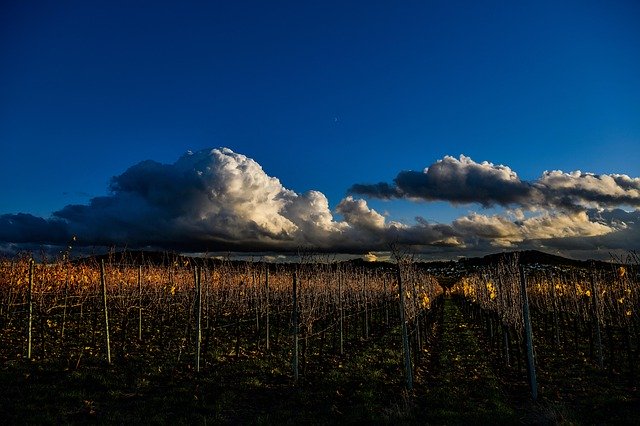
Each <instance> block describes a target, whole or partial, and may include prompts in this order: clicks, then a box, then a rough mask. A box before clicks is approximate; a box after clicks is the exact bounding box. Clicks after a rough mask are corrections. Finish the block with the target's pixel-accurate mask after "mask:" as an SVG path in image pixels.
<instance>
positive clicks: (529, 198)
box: [349, 155, 640, 211]
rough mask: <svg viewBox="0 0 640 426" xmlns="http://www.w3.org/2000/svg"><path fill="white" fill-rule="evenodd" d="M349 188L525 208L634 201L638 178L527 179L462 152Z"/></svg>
mask: <svg viewBox="0 0 640 426" xmlns="http://www.w3.org/2000/svg"><path fill="white" fill-rule="evenodd" d="M349 192H350V193H351V194H357V195H364V196H367V197H372V198H381V199H392V198H407V199H413V200H424V201H436V200H441V201H448V202H450V203H453V204H469V203H478V204H481V205H482V206H484V207H491V206H494V205H500V206H503V207H521V208H524V209H528V210H536V209H539V208H558V209H564V210H573V211H581V210H585V209H587V208H615V207H618V206H621V205H627V206H631V207H634V208H639V207H640V178H631V177H629V176H627V175H621V174H610V175H596V174H593V173H583V172H581V171H575V172H571V173H564V172H562V171H559V170H554V171H550V172H549V171H545V172H544V173H543V174H542V176H541V177H540V178H539V179H537V180H535V181H532V182H527V181H522V180H520V178H519V177H518V175H517V174H516V173H515V172H514V171H513V170H511V169H510V168H509V167H507V166H503V165H494V164H492V163H489V162H486V161H485V162H482V163H476V162H475V161H473V160H472V159H471V158H469V157H465V156H464V155H461V156H460V158H459V159H456V158H454V157H450V156H446V157H444V158H443V159H442V160H438V161H437V162H435V163H434V164H432V165H431V166H429V167H427V168H425V169H424V170H423V171H422V172H416V171H402V172H400V173H398V175H397V176H396V178H395V179H394V182H393V183H392V184H390V183H386V182H380V183H376V184H356V185H353V186H352V187H351V188H350V189H349Z"/></svg>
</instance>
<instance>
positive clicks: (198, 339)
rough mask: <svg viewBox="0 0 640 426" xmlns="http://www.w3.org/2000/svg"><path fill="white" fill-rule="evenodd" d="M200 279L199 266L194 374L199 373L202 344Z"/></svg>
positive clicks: (198, 269) (198, 270)
mask: <svg viewBox="0 0 640 426" xmlns="http://www.w3.org/2000/svg"><path fill="white" fill-rule="evenodd" d="M200 279H201V270H200V267H199V266H196V270H195V285H196V372H200V347H201V344H202V286H201V285H200V284H201V281H200Z"/></svg>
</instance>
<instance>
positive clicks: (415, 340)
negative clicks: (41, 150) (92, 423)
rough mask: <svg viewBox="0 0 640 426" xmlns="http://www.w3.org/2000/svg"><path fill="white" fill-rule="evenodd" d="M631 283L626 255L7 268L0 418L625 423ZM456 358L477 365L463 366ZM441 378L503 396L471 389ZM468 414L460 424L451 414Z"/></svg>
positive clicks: (632, 371) (633, 352)
mask: <svg viewBox="0 0 640 426" xmlns="http://www.w3.org/2000/svg"><path fill="white" fill-rule="evenodd" d="M319 260H320V261H319ZM638 281H639V279H638V261H637V258H634V257H633V256H630V260H629V261H627V262H624V263H617V264H615V265H613V264H611V266H607V267H602V266H599V267H595V266H593V265H592V266H591V267H584V268H578V267H561V266H541V265H535V264H534V265H531V264H529V265H525V264H522V263H521V262H519V259H518V256H517V255H514V256H506V257H504V259H502V260H501V261H500V262H497V263H494V264H490V265H487V266H483V267H477V268H473V270H465V271H461V270H457V271H456V270H450V269H446V268H440V269H438V268H430V267H428V264H421V263H417V262H411V261H409V260H407V259H402V258H401V259H400V261H399V262H398V263H396V264H385V263H380V264H378V263H371V264H366V263H352V262H342V263H340V262H330V261H327V260H323V259H318V258H313V257H311V256H309V257H308V258H307V259H304V258H303V260H302V261H301V262H298V263H295V264H278V263H264V262H231V261H211V260H206V259H195V258H186V257H181V256H167V257H165V258H164V260H163V261H162V262H157V261H154V262H151V261H144V260H143V259H133V258H131V259H127V258H126V256H119V257H115V256H105V257H103V258H91V259H84V260H78V261H73V262H71V261H69V260H68V259H62V260H60V261H56V262H40V263H36V262H33V261H32V260H31V258H30V257H28V256H24V257H22V258H17V259H4V260H2V261H0V362H1V363H2V366H3V367H2V380H3V383H4V385H3V389H2V391H3V395H5V396H4V397H3V399H4V401H3V402H2V404H4V405H5V406H3V407H0V408H1V409H2V412H3V413H5V414H4V416H6V417H7V420H9V421H11V422H12V423H16V422H18V423H20V422H21V420H20V419H23V416H24V412H23V411H22V410H21V408H20V407H27V406H29V404H34V405H33V406H34V407H39V411H38V412H39V414H38V415H41V416H42V417H41V418H39V417H35V418H33V419H31V422H34V421H35V422H38V421H43V420H49V421H50V420H54V421H64V422H76V421H79V422H84V421H87V420H89V419H94V420H95V419H97V420H99V421H103V422H122V421H123V420H122V419H123V418H124V419H127V420H129V421H152V422H153V421H158V422H162V421H166V419H167V418H171V419H173V420H177V421H178V422H185V423H191V422H194V421H198V422H201V421H207V420H209V421H213V422H217V423H229V422H231V423H235V422H250V423H255V422H258V423H260V422H263V423H265V422H266V423H271V422H278V423H281V422H285V423H293V422H298V421H310V420H312V419H315V420H317V421H318V422H320V423H325V422H329V423H332V422H335V421H336V420H337V419H342V420H344V421H346V422H350V421H363V420H382V421H393V420H394V419H401V420H403V421H407V422H412V421H416V422H418V421H423V420H425V419H426V420H427V421H431V422H436V423H442V422H444V423H448V422H449V421H453V422H458V421H460V420H469V421H478V420H483V419H484V420H489V419H493V420H496V419H498V420H500V419H502V420H503V421H504V422H507V423H511V422H513V421H514V420H516V419H517V420H518V421H525V422H526V419H527V418H530V417H531V415H533V414H531V413H534V412H539V411H545V410H546V411H545V412H547V414H545V415H547V416H554V418H555V419H558V418H560V419H565V420H569V421H573V420H577V421H578V422H580V421H582V420H584V418H583V417H580V416H581V415H584V413H582V409H583V408H588V407H589V406H590V405H591V406H593V408H596V407H597V408H599V409H600V410H601V413H600V414H599V415H601V416H605V417H604V418H609V419H611V418H618V417H615V416H620V417H619V418H620V419H626V420H634V418H635V419H636V420H637V413H636V410H635V408H636V407H637V404H638V391H637V387H636V386H637V375H638V371H637V367H638V360H639V356H640V336H639V329H640V317H639V313H638V306H640V284H639V282H638ZM447 342H449V343H447ZM452 348H455V349H452ZM473 348H475V349H473ZM465 351H469V354H468V356H469V357H472V358H473V359H474V360H475V361H474V363H471V364H469V365H466V364H464V368H462V367H460V368H458V367H456V366H457V365H458V364H456V363H457V362H458V361H459V360H460V356H461V355H460V353H461V352H465ZM471 351H472V352H471ZM465 353H466V352H465ZM461 365H463V364H461ZM454 367H455V368H458V370H454ZM478 371H480V372H481V373H478ZM445 372H447V374H453V375H454V377H456V380H457V381H458V384H459V386H458V387H465V385H464V383H466V381H468V380H470V377H471V376H474V375H476V376H478V377H476V378H475V379H474V380H479V381H476V382H469V383H468V384H469V386H470V387H474V386H476V387H478V386H479V389H481V388H482V386H489V384H491V385H490V386H489V387H490V388H491V389H489V388H487V389H489V390H488V391H487V392H489V394H490V393H491V392H493V391H494V390H496V389H498V390H497V391H496V392H495V396H494V399H492V400H489V401H487V400H486V394H487V393H485V395H476V396H473V395H471V396H469V395H467V394H465V393H464V392H465V391H462V390H460V389H457V387H456V386H453V385H451V384H449V385H446V386H445V385H443V383H446V382H447V381H450V378H445V377H444V375H445ZM456 374H457V376H456ZM474 377H475V376H474ZM59 384H64V386H62V385H59ZM447 386H450V387H447ZM456 392H458V393H456ZM460 392H462V393H460ZM602 392H605V393H606V394H607V396H608V397H609V398H610V399H611V401H609V400H605V399H606V398H601V399H598V395H599V394H600V393H602ZM52 394H53V395H55V398H56V402H55V404H53V406H51V407H47V405H46V403H43V400H44V401H46V400H47V399H48V398H52V397H53V396H52ZM456 395H457V399H456ZM563 401H564V402H563ZM578 401H580V402H578ZM464 404H471V407H470V410H471V411H470V414H469V413H467V414H464V415H471V416H472V417H468V418H466V417H455V416H456V415H461V414H451V413H449V411H455V410H456V409H458V410H459V411H461V412H462V411H465V410H467V409H466V408H463V407H464V406H465V405H464ZM143 406H144V407H146V408H142V407H143ZM501 407H502V408H501ZM504 407H507V408H504ZM445 408H446V409H445ZM25 409H26V408H25ZM167 410H168V411H167ZM176 410H177V411H176ZM473 410H476V411H475V412H474V411H473ZM467 411H468V410H467ZM610 411H615V412H616V413H617V414H611V412H610ZM496 412H499V413H501V414H499V415H498V417H497V418H496V417H495V415H496ZM548 412H551V414H549V413H548ZM581 413H582V414H581ZM631 414H632V416H631V417H629V416H630V415H631ZM612 415H613V416H614V417H611V416H612ZM150 416H151V417H150ZM336 416H337V417H336ZM451 416H453V417H451ZM474 416H475V417H474ZM483 416H486V417H483ZM500 416H502V417H500ZM527 416H529V417H527ZM572 416H573V417H572ZM576 416H577V417H576ZM634 416H635V417H634ZM154 419H155V420H154ZM523 419H524V420H523ZM315 420H314V422H315ZM530 420H531V419H530ZM537 420H539V418H538V419H537ZM535 421H536V419H535V418H534V419H533V422H535Z"/></svg>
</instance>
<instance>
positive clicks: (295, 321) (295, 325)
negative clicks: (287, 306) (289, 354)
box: [291, 272, 298, 384]
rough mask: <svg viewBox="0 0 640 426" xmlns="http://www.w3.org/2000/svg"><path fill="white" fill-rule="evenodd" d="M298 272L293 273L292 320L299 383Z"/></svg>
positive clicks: (294, 361) (294, 370)
mask: <svg viewBox="0 0 640 426" xmlns="http://www.w3.org/2000/svg"><path fill="white" fill-rule="evenodd" d="M297 281H298V274H297V273H296V272H294V273H293V313H292V315H291V322H292V323H293V324H292V325H293V381H294V383H295V384H298V294H297V286H298V282H297Z"/></svg>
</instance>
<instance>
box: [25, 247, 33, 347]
mask: <svg viewBox="0 0 640 426" xmlns="http://www.w3.org/2000/svg"><path fill="white" fill-rule="evenodd" d="M33 268H34V262H33V259H31V260H30V261H29V293H28V295H27V297H28V303H29V319H28V321H27V359H31V336H32V328H33Z"/></svg>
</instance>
